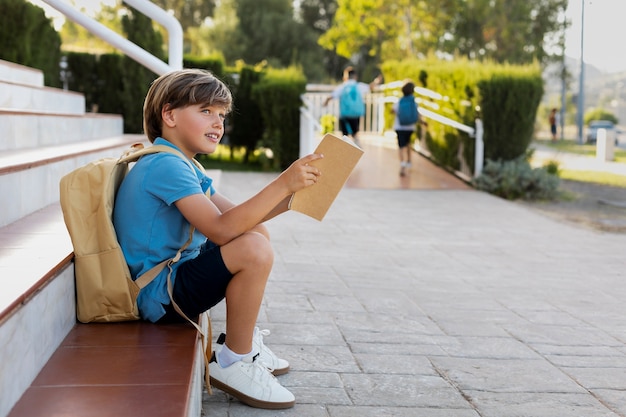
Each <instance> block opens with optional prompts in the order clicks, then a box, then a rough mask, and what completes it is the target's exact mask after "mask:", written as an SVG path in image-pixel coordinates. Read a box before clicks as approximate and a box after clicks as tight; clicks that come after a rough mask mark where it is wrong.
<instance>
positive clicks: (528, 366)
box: [431, 357, 587, 393]
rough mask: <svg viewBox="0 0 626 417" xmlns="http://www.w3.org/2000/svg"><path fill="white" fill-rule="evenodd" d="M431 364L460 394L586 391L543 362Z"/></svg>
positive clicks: (459, 360) (441, 359) (445, 359)
mask: <svg viewBox="0 0 626 417" xmlns="http://www.w3.org/2000/svg"><path fill="white" fill-rule="evenodd" d="M431 361H432V362H433V366H434V367H435V368H436V369H437V371H438V372H439V373H440V374H441V375H445V376H446V378H448V379H449V380H450V381H452V383H454V385H455V386H456V387H458V388H459V389H460V390H462V391H463V392H465V391H469V390H476V391H490V392H552V393H585V392H587V391H586V390H585V389H584V388H582V387H581V386H580V385H579V384H578V383H576V382H575V381H573V380H572V379H571V378H569V377H568V376H567V375H566V374H564V373H563V372H562V371H561V370H560V369H558V368H556V367H555V366H553V365H552V364H550V363H549V362H548V361H546V360H543V359H537V360H531V359H491V360H487V359H472V358H449V357H433V358H431Z"/></svg>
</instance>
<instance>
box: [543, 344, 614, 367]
mask: <svg viewBox="0 0 626 417" xmlns="http://www.w3.org/2000/svg"><path fill="white" fill-rule="evenodd" d="M532 348H533V349H534V350H535V351H536V352H537V353H539V354H540V355H543V356H545V357H546V358H547V359H548V360H550V361H551V362H553V363H554V364H556V365H559V364H562V362H561V360H560V359H559V358H563V361H571V358H572V357H575V358H579V359H580V360H582V361H584V360H591V359H594V358H599V360H603V359H604V358H609V360H610V358H612V357H617V358H619V360H621V358H622V357H624V355H626V351H623V350H621V349H620V347H619V346H616V347H613V346H561V345H544V344H540V343H533V344H532ZM568 363H570V366H572V365H571V362H568Z"/></svg>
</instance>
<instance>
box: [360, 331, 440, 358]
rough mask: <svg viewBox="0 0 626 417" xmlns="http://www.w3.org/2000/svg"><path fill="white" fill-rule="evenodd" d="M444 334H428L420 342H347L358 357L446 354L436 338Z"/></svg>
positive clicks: (438, 338)
mask: <svg viewBox="0 0 626 417" xmlns="http://www.w3.org/2000/svg"><path fill="white" fill-rule="evenodd" d="M445 337H446V336H428V337H423V338H421V339H420V343H419V344H418V343H408V342H407V343H406V344H404V343H401V342H393V341H392V342H381V343H359V342H356V343H349V344H350V350H351V351H352V353H353V354H354V355H355V357H358V355H359V354H365V355H378V356H381V357H383V356H385V355H414V356H418V355H419V356H425V357H430V356H446V355H447V353H446V352H445V351H444V350H443V349H442V348H441V346H439V342H438V340H440V339H444V338H445Z"/></svg>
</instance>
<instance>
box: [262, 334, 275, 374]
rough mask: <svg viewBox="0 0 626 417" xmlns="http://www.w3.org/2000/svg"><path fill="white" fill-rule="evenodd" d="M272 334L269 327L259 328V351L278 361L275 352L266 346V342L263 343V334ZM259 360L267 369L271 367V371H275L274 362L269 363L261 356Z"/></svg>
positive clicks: (272, 360)
mask: <svg viewBox="0 0 626 417" xmlns="http://www.w3.org/2000/svg"><path fill="white" fill-rule="evenodd" d="M270 334H271V332H270V330H269V329H263V330H260V329H259V330H258V331H257V341H258V344H259V353H261V352H263V354H264V356H268V357H269V358H270V359H271V362H277V361H278V357H277V356H276V355H275V354H274V352H272V351H271V350H270V349H269V348H268V347H267V346H265V343H263V336H269V335H270ZM258 361H259V362H262V363H263V364H264V365H265V367H266V368H267V369H269V371H270V373H271V372H274V366H273V365H274V364H273V363H267V361H264V360H262V359H261V358H260V356H259V358H258Z"/></svg>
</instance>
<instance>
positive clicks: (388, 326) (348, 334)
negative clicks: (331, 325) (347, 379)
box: [335, 313, 443, 344]
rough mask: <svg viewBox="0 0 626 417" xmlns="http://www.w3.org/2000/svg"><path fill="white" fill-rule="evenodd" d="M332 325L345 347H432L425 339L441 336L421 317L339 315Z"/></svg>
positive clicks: (428, 321) (435, 328)
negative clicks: (375, 345) (394, 344)
mask: <svg viewBox="0 0 626 417" xmlns="http://www.w3.org/2000/svg"><path fill="white" fill-rule="evenodd" d="M335 324H336V326H337V327H338V329H339V330H340V332H341V334H342V335H343V337H344V338H345V340H346V341H347V342H348V343H357V342H362V343H384V344H388V343H399V344H422V343H432V342H429V340H430V339H429V336H442V335H443V333H442V332H441V330H440V329H439V328H438V327H437V326H435V325H434V324H433V323H432V321H431V320H430V319H429V318H428V317H426V316H424V315H422V314H419V315H405V314H375V313H368V314H341V315H339V316H337V317H336V319H335Z"/></svg>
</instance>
